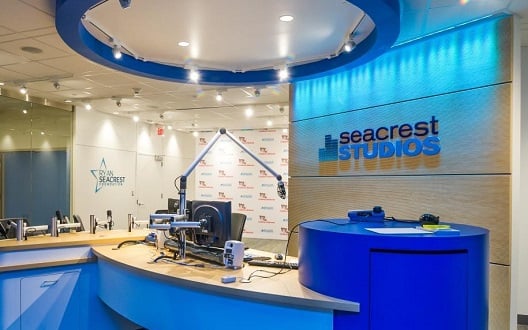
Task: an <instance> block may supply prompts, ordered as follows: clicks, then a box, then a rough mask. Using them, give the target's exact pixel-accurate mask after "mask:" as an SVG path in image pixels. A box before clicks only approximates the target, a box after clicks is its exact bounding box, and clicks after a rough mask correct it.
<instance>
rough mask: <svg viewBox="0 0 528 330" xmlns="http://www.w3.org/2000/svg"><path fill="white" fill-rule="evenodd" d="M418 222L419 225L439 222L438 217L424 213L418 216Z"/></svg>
mask: <svg viewBox="0 0 528 330" xmlns="http://www.w3.org/2000/svg"><path fill="white" fill-rule="evenodd" d="M419 222H420V224H421V225H437V224H438V223H439V222H440V217H439V216H437V215H434V214H429V213H425V214H422V215H421V216H420V219H419Z"/></svg>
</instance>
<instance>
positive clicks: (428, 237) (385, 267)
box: [299, 219, 489, 330]
mask: <svg viewBox="0 0 528 330" xmlns="http://www.w3.org/2000/svg"><path fill="white" fill-rule="evenodd" d="M414 226H415V224H409V223H401V222H394V221H386V222H384V223H373V222H370V223H367V222H361V223H357V222H350V221H349V220H348V219H321V220H315V221H311V222H305V223H303V224H301V225H300V229H299V282H300V283H301V284H303V285H304V286H306V287H307V288H310V289H312V290H314V291H316V292H319V293H322V294H324V295H328V296H331V297H336V298H339V299H344V300H350V301H355V302H359V304H360V306H361V310H360V312H359V313H348V312H339V311H337V312H335V313H334V329H372V330H380V329H391V330H395V329H405V330H412V329H427V330H436V329H438V330H446V329H449V330H458V329H471V330H485V329H487V328H488V267H489V266H488V262H489V260H488V259H489V256H488V245H489V233H488V230H487V229H483V228H479V227H474V226H467V225H459V224H451V228H454V229H456V230H458V231H459V232H456V233H455V234H453V235H445V234H444V235H442V234H441V233H428V234H378V233H375V232H372V231H369V230H367V228H380V227H382V228H406V227H407V228H409V227H414Z"/></svg>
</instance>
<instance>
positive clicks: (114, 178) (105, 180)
mask: <svg viewBox="0 0 528 330" xmlns="http://www.w3.org/2000/svg"><path fill="white" fill-rule="evenodd" d="M90 172H91V173H92V175H93V177H94V178H95V180H96V183H95V192H96V193H97V192H99V191H100V190H101V189H103V187H116V186H122V185H123V184H124V183H125V179H126V177H124V176H119V175H116V174H115V173H114V170H111V169H108V167H107V166H106V162H105V159H104V158H103V159H101V164H100V165H99V168H98V169H94V170H90Z"/></svg>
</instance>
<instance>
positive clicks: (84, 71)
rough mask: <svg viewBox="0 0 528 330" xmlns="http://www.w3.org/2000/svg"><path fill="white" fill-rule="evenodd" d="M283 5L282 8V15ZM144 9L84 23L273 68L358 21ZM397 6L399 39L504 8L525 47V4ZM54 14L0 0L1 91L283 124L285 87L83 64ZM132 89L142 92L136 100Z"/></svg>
mask: <svg viewBox="0 0 528 330" xmlns="http://www.w3.org/2000/svg"><path fill="white" fill-rule="evenodd" d="M160 3H162V4H163V5H160ZM220 3H221V4H222V6H218V4H220ZM281 3H282V4H284V3H287V4H288V7H287V10H285V9H284V8H285V7H284V6H280V5H279V4H281ZM148 4H151V2H149V1H146V0H132V5H131V7H130V8H128V9H126V10H123V9H121V8H120V6H119V2H118V0H108V1H107V2H105V3H104V4H103V5H101V6H100V8H95V9H93V10H91V11H90V12H89V14H88V15H87V19H88V21H89V22H91V23H90V24H92V25H94V26H95V25H97V27H98V30H99V32H97V31H94V34H97V33H99V34H101V33H102V32H100V31H104V32H105V33H106V34H117V35H119V39H122V40H118V41H119V42H120V43H122V44H123V45H124V46H125V47H126V48H127V49H129V50H131V51H133V52H137V53H139V54H141V56H142V57H145V58H147V59H148V58H152V59H155V60H159V61H163V62H168V63H175V65H186V64H189V63H191V62H197V63H198V64H200V65H202V66H207V67H209V66H210V67H215V68H224V69H227V70H249V69H252V68H262V67H270V66H275V65H277V64H279V63H278V62H279V60H280V59H284V58H285V57H286V58H288V59H289V60H290V61H294V62H295V61H311V60H313V59H317V58H322V57H325V56H328V54H329V53H332V52H335V51H336V50H337V49H338V48H339V47H340V46H341V45H342V41H343V38H344V36H345V35H346V34H347V33H350V32H351V29H353V28H354V27H355V25H356V22H358V19H359V18H360V17H361V16H360V13H361V12H358V11H357V9H356V8H355V7H353V6H351V5H350V4H348V2H345V1H343V0H292V1H288V2H285V1H275V0H273V1H272V0H270V1H261V0H230V1H222V2H211V1H207V0H182V1H177V2H176V1H173V0H157V1H156V6H150V7H149V6H148ZM213 4H214V5H213ZM400 4H401V9H402V12H401V18H402V27H401V31H400V35H399V38H398V40H397V43H401V42H405V41H408V40H412V39H414V38H417V37H419V36H423V35H426V34H429V33H432V32H435V31H438V30H442V29H444V28H446V27H449V26H452V25H456V24H459V23H463V22H467V21H470V20H473V19H477V18H480V17H484V16H486V15H489V14H495V13H500V12H505V13H514V14H517V15H519V16H520V17H521V30H522V44H523V45H528V0H509V1H508V0H401V1H400ZM171 6H177V7H175V8H172V7H171ZM134 7H135V8H134ZM167 8H170V10H167ZM285 11H287V12H285ZM112 12H113V14H114V15H115V16H112V15H111V14H112ZM283 13H288V14H291V15H293V16H294V22H296V25H287V23H286V24H285V23H284V22H280V21H279V20H278V16H280V15H281V14H283ZM54 15H55V1H54V0H2V2H1V4H0V82H5V85H4V86H1V87H2V89H4V90H5V89H8V90H14V89H18V87H19V86H18V85H20V84H25V85H26V86H27V87H28V89H29V95H30V96H32V97H39V98H46V99H48V100H50V101H53V102H57V103H59V104H62V105H64V104H65V103H64V101H65V100H67V99H70V100H74V104H75V105H77V106H82V105H83V104H84V103H88V102H89V103H91V105H92V106H93V109H94V110H92V111H102V112H109V113H116V114H118V115H121V116H132V115H133V114H137V115H139V116H140V118H141V119H142V120H143V121H147V122H152V123H159V124H164V125H172V126H174V127H175V128H177V129H182V130H186V131H191V130H216V129H217V128H219V127H226V128H227V129H230V130H234V129H246V128H264V127H267V123H266V122H267V121H268V120H272V121H273V125H274V127H287V125H288V116H287V114H288V109H289V108H288V99H289V86H288V85H287V84H278V85H272V86H260V87H259V88H260V96H255V93H254V92H255V86H247V87H246V86H242V87H229V86H226V87H223V88H222V90H221V92H222V94H223V96H224V100H223V101H221V102H218V101H216V100H215V96H216V94H217V92H218V87H214V86H204V85H199V84H181V83H174V82H166V81H158V80H153V79H149V78H143V77H139V76H135V75H131V74H127V73H122V72H118V71H115V70H112V69H109V68H106V67H103V66H101V65H99V64H95V63H93V62H91V61H89V60H87V59H85V58H84V57H82V56H80V55H78V54H77V53H76V52H74V51H73V50H72V49H70V48H69V47H68V46H67V45H66V44H65V43H64V42H63V41H62V39H61V38H60V37H59V35H58V34H57V32H56V29H55V25H54V24H55V23H54ZM211 22H214V24H211ZM269 22H273V23H272V24H270V23H269ZM163 24H165V25H163ZM167 27H168V28H167ZM187 36H191V37H189V39H188V40H186V41H189V42H190V43H191V45H190V46H189V47H187V48H182V47H178V46H175V43H177V42H178V41H181V40H184V39H187ZM114 38H116V40H117V37H114ZM180 39H181V40H180ZM277 40H279V41H281V42H278V41H277ZM206 41H207V42H206ZM277 45H282V46H283V47H279V46H277ZM27 47H33V48H29V49H28V48H27ZM32 50H33V51H34V50H36V51H38V52H32ZM39 50H40V51H39ZM54 82H58V83H59V84H60V88H59V89H56V88H55V87H54V84H53V83H54ZM134 90H136V91H139V93H137V95H136V96H135V95H134ZM117 101H120V103H121V106H120V107H118V106H117V103H118V102H117ZM248 107H252V108H253V110H254V113H255V115H254V117H253V118H250V119H248V118H246V117H245V116H244V111H245V110H246V109H247V108H248Z"/></svg>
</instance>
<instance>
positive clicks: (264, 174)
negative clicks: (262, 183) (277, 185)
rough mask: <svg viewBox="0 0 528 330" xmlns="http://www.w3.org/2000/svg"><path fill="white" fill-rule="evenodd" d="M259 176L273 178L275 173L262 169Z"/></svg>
mask: <svg viewBox="0 0 528 330" xmlns="http://www.w3.org/2000/svg"><path fill="white" fill-rule="evenodd" d="M259 178H273V175H271V174H270V173H268V171H266V170H260V171H259Z"/></svg>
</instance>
